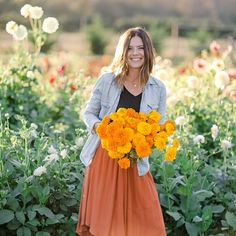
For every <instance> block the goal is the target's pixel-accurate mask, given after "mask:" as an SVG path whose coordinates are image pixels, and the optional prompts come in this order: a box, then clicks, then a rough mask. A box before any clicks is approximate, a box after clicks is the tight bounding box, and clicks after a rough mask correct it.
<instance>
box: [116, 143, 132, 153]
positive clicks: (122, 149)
mask: <svg viewBox="0 0 236 236" xmlns="http://www.w3.org/2000/svg"><path fill="white" fill-rule="evenodd" d="M131 148H132V144H131V143H130V142H128V143H126V144H125V145H123V146H120V147H118V148H117V152H120V153H125V154H126V153H129V152H130V150H131Z"/></svg>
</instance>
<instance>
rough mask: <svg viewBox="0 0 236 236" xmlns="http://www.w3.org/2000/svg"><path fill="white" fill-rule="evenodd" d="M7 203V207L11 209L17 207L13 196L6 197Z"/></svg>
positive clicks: (14, 209)
mask: <svg viewBox="0 0 236 236" xmlns="http://www.w3.org/2000/svg"><path fill="white" fill-rule="evenodd" d="M7 205H8V206H9V208H11V209H12V210H13V211H16V210H17V209H18V208H19V203H18V201H17V200H16V198H14V197H9V198H8V199H7Z"/></svg>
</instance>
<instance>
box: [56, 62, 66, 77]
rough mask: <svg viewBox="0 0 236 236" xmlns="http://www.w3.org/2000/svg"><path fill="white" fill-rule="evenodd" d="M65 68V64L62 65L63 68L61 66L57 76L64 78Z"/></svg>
mask: <svg viewBox="0 0 236 236" xmlns="http://www.w3.org/2000/svg"><path fill="white" fill-rule="evenodd" d="M65 67H66V65H65V64H62V65H61V66H59V67H58V68H57V74H58V75H60V76H63V75H64V73H65Z"/></svg>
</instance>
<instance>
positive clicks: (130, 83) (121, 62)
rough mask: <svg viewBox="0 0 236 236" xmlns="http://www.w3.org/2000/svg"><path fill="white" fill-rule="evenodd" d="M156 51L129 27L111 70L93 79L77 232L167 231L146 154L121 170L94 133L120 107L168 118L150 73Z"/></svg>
mask: <svg viewBox="0 0 236 236" xmlns="http://www.w3.org/2000/svg"><path fill="white" fill-rule="evenodd" d="M153 63H154V51H153V47H152V43H151V40H150V38H149V36H148V34H147V33H146V32H145V31H144V30H143V29H141V28H131V29H128V30H127V31H126V32H125V33H124V34H123V35H122V36H121V37H120V39H119V43H118V45H117V48H116V52H115V57H114V59H113V62H112V63H111V69H112V71H113V72H111V73H106V74H103V75H102V76H101V77H100V78H99V79H98V80H97V83H96V84H95V87H94V89H93V92H92V96H91V98H90V100H89V102H88V104H87V106H86V110H85V113H84V118H85V123H86V125H87V126H88V128H89V130H90V131H91V134H90V136H89V138H88V140H87V142H86V144H85V145H84V147H83V150H82V152H81V155H80V158H81V161H82V162H83V163H84V164H85V166H87V169H86V173H85V178H84V183H83V189H82V196H81V203H80V209H79V219H78V225H77V229H76V232H77V233H78V234H79V235H81V236H85V235H90V236H91V235H94V236H143V235H147V236H163V235H166V233H165V226H164V222H163V216H162V212H161V208H160V203H159V199H158V195H157V192H156V189H155V184H154V181H153V178H152V175H151V174H150V172H149V162H148V157H146V158H142V159H140V161H139V162H138V163H137V164H135V165H133V166H132V167H131V168H129V169H127V170H124V169H121V168H120V167H119V166H118V164H117V162H116V161H115V160H113V159H111V158H110V157H108V154H107V151H106V150H104V149H103V148H102V147H101V145H100V141H99V138H98V136H97V134H96V127H97V125H98V124H99V122H100V121H101V120H102V118H103V117H104V116H105V115H107V114H110V113H111V112H114V111H116V110H117V109H118V108H120V107H125V108H133V109H135V110H136V111H143V112H145V113H148V111H150V110H152V109H156V110H157V111H158V112H160V114H161V120H160V123H163V122H164V119H165V102H166V89H165V86H164V84H163V83H162V82H161V81H160V80H158V79H156V78H154V77H153V76H151V75H150V73H151V71H152V68H153Z"/></svg>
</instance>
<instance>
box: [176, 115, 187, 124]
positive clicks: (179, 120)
mask: <svg viewBox="0 0 236 236" xmlns="http://www.w3.org/2000/svg"><path fill="white" fill-rule="evenodd" d="M186 120H187V119H186V117H185V116H179V117H177V118H176V119H175V124H176V125H184V124H185V122H186Z"/></svg>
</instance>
